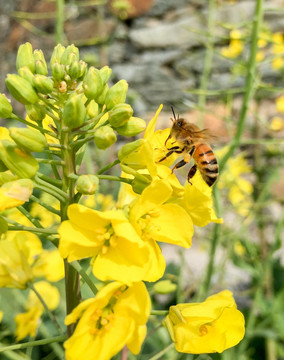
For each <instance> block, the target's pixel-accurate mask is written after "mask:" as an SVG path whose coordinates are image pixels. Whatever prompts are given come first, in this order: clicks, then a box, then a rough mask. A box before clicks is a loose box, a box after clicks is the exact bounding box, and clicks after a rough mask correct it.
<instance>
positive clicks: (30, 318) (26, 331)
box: [15, 281, 60, 341]
mask: <svg viewBox="0 0 284 360" xmlns="http://www.w3.org/2000/svg"><path fill="white" fill-rule="evenodd" d="M34 287H35V289H36V290H37V292H38V293H39V294H40V296H41V297H42V299H43V301H44V302H45V303H46V305H47V307H48V309H49V310H55V309H56V308H57V306H58V305H59V301H60V294H59V291H58V289H57V288H56V287H55V286H52V285H50V284H49V283H48V282H46V281H39V282H37V283H35V284H34ZM26 310H27V311H26V312H24V313H21V314H17V315H16V316H15V322H16V337H17V341H20V340H22V339H24V338H25V337H26V336H28V335H30V336H35V335H36V330H37V328H38V326H39V323H40V317H41V315H42V313H43V311H44V307H43V304H42V303H41V302H40V300H39V298H38V297H37V296H36V294H35V293H34V292H33V291H30V292H29V296H28V300H27V303H26Z"/></svg>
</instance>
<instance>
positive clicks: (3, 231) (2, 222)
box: [0, 216, 8, 235]
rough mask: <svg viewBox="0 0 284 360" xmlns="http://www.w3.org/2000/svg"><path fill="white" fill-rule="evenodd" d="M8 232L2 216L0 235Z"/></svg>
mask: <svg viewBox="0 0 284 360" xmlns="http://www.w3.org/2000/svg"><path fill="white" fill-rule="evenodd" d="M7 231H8V223H7V221H6V220H5V219H4V218H3V216H0V235H2V234H5V233H6V232H7Z"/></svg>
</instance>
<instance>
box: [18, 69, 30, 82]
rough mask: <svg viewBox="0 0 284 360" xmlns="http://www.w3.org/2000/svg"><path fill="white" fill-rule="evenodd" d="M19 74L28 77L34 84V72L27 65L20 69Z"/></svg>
mask: <svg viewBox="0 0 284 360" xmlns="http://www.w3.org/2000/svg"><path fill="white" fill-rule="evenodd" d="M18 74H19V75H20V76H21V77H22V78H24V79H26V80H27V81H28V82H29V83H30V84H33V81H34V74H33V73H32V72H31V70H30V69H29V68H28V67H27V66H23V67H21V68H20V69H19V70H18Z"/></svg>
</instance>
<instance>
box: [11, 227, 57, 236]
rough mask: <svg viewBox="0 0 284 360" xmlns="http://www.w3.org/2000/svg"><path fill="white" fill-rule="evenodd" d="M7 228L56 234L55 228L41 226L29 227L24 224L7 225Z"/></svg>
mask: <svg viewBox="0 0 284 360" xmlns="http://www.w3.org/2000/svg"><path fill="white" fill-rule="evenodd" d="M8 230H9V231H30V232H31V233H39V234H49V235H55V234H58V232H57V230H53V229H42V228H36V227H30V226H24V225H13V226H8Z"/></svg>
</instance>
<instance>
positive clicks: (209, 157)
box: [159, 108, 219, 186]
mask: <svg viewBox="0 0 284 360" xmlns="http://www.w3.org/2000/svg"><path fill="white" fill-rule="evenodd" d="M172 112H173V115H174V119H172V118H171V120H172V122H173V126H172V128H171V132H170V135H169V136H168V138H167V140H166V141H165V146H167V142H168V140H169V139H171V138H174V140H175V141H174V142H173V144H174V143H178V145H177V146H173V147H171V148H168V152H167V153H166V155H165V156H164V157H163V158H162V159H160V160H159V162H161V161H163V160H165V159H166V158H167V157H169V156H170V155H171V154H173V153H176V154H184V158H183V160H181V161H179V162H178V163H176V164H175V166H174V167H173V169H172V172H173V171H174V170H175V169H179V168H180V167H182V166H184V165H186V164H187V163H189V162H190V160H191V158H193V160H194V162H195V164H194V165H193V166H192V167H191V168H190V170H189V172H188V175H187V180H188V182H189V183H190V184H191V182H190V179H192V178H193V176H194V175H195V173H196V171H197V169H198V170H199V171H200V174H201V176H202V178H203V180H204V181H205V182H206V184H207V185H208V186H212V185H213V184H214V183H215V181H216V180H217V177H218V173H219V166H218V163H217V159H216V156H215V155H214V153H213V151H212V149H211V147H210V145H209V144H208V142H209V141H210V139H211V138H212V137H211V136H210V134H209V133H208V131H207V129H204V130H200V129H199V128H198V126H196V125H194V124H191V123H190V122H189V121H188V120H186V119H184V118H179V116H178V117H177V118H176V115H175V112H174V109H173V108H172Z"/></svg>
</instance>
